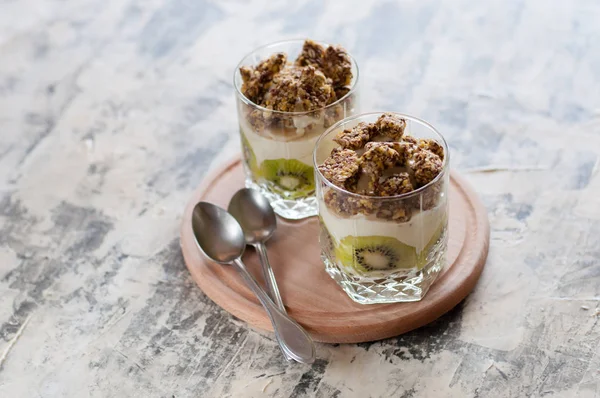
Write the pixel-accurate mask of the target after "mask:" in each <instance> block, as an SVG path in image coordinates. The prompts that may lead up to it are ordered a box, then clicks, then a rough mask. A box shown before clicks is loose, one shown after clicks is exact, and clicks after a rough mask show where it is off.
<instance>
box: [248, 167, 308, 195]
mask: <svg viewBox="0 0 600 398" xmlns="http://www.w3.org/2000/svg"><path fill="white" fill-rule="evenodd" d="M260 172H261V175H262V177H263V178H265V179H266V180H268V181H270V182H271V183H272V185H273V188H274V189H275V190H276V191H277V193H279V194H281V195H282V196H284V197H286V198H289V199H295V198H300V197H304V196H308V195H310V194H312V193H313V192H314V190H315V174H314V170H313V168H312V167H310V166H307V165H305V164H304V163H302V162H301V161H299V160H296V159H273V160H265V161H263V162H262V164H261V165H260Z"/></svg>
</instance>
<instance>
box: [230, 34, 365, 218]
mask: <svg viewBox="0 0 600 398" xmlns="http://www.w3.org/2000/svg"><path fill="white" fill-rule="evenodd" d="M303 44H304V41H303V40H290V41H284V42H278V43H274V44H269V45H267V46H264V47H261V48H259V49H257V50H255V51H253V52H252V53H250V54H249V55H247V56H246V57H244V59H242V60H241V61H240V63H239V65H238V67H237V68H236V71H235V73H234V79H233V80H234V87H235V91H236V103H237V111H238V120H239V129H240V139H241V145H242V158H243V163H244V169H245V173H246V187H248V188H254V189H257V190H259V191H260V192H261V193H262V194H263V195H264V196H265V197H267V199H268V200H269V202H270V203H271V206H273V209H274V210H275V212H276V213H277V214H278V215H280V216H281V217H284V218H287V219H294V220H296V219H302V218H306V217H311V216H315V215H317V201H316V198H315V180H314V170H313V164H312V154H313V149H314V146H315V143H316V141H317V139H318V138H319V136H320V135H321V134H322V133H323V132H324V131H325V130H327V128H329V127H330V126H332V125H333V124H335V123H336V122H338V121H340V120H342V119H344V118H346V117H348V116H351V115H353V114H356V113H357V112H358V91H357V83H358V66H357V65H356V62H355V61H354V59H353V58H352V57H350V58H351V62H352V75H353V77H352V83H351V85H350V90H349V91H348V92H347V93H346V94H345V95H344V96H343V97H342V98H340V99H338V100H337V101H336V102H334V103H332V104H330V105H327V106H326V107H324V108H321V109H317V110H314V111H310V112H280V111H274V110H270V109H266V108H264V107H261V106H259V105H257V104H255V103H253V102H252V101H250V100H249V99H248V98H246V97H245V96H244V94H242V91H241V88H242V83H243V82H242V77H241V74H240V67H241V66H250V65H252V66H254V65H257V64H258V63H259V62H260V61H262V60H265V59H267V58H268V57H269V56H271V55H273V54H275V53H278V52H283V53H286V54H287V56H288V60H291V61H293V60H294V59H295V58H296V57H297V56H298V54H300V52H301V50H302V46H303ZM320 44H322V45H324V46H327V44H324V43H320Z"/></svg>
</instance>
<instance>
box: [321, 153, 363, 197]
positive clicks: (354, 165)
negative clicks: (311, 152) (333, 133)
mask: <svg viewBox="0 0 600 398" xmlns="http://www.w3.org/2000/svg"><path fill="white" fill-rule="evenodd" d="M359 168H360V166H359V158H358V156H357V155H356V152H354V151H352V150H349V149H340V148H335V149H334V150H333V151H332V152H331V156H330V157H329V158H327V159H326V160H325V162H324V163H323V164H322V165H320V166H319V171H321V173H322V174H323V175H324V176H325V178H327V179H328V180H329V181H331V182H332V183H334V184H335V185H337V186H338V187H341V188H345V189H348V188H350V187H351V185H350V184H346V183H347V182H348V181H349V180H351V179H353V178H355V176H356V175H357V173H358V170H359Z"/></svg>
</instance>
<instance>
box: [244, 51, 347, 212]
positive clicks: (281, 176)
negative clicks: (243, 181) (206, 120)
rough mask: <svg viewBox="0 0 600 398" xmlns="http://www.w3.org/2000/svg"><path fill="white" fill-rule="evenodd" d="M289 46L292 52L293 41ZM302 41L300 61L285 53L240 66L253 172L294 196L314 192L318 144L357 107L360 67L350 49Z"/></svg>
mask: <svg viewBox="0 0 600 398" xmlns="http://www.w3.org/2000/svg"><path fill="white" fill-rule="evenodd" d="M288 44H289V45H290V46H291V47H290V52H292V51H293V43H288ZM296 45H297V46H298V50H299V51H297V50H296V51H295V52H296V53H297V54H298V55H297V57H296V58H295V59H290V58H289V56H288V53H286V52H283V51H281V52H275V53H273V54H270V55H269V56H267V57H266V58H265V59H262V60H261V61H260V62H258V63H257V64H255V65H243V66H241V67H240V68H239V75H240V77H241V88H240V92H241V94H242V95H243V98H240V101H238V111H239V120H240V134H241V139H242V148H243V154H244V161H245V165H246V170H247V174H248V175H249V177H250V179H251V180H252V182H253V183H256V184H258V185H259V186H260V187H261V188H264V189H266V190H267V191H269V192H271V193H275V194H276V195H278V196H279V197H280V198H283V199H289V200H296V199H299V198H304V197H308V196H312V195H314V190H315V180H314V169H313V166H312V163H313V162H312V152H313V148H314V145H315V142H316V140H317V138H318V137H319V135H320V134H321V133H323V132H324V131H325V130H326V129H327V128H328V127H329V126H331V125H332V124H334V123H335V122H337V121H338V120H340V119H342V118H344V117H346V116H348V115H350V114H351V113H352V112H353V109H354V101H353V93H352V86H353V84H354V75H353V69H355V66H354V64H353V62H352V59H351V58H350V56H349V55H348V53H347V52H346V50H344V49H343V48H342V47H340V46H323V45H321V44H319V43H316V42H314V41H312V40H306V41H305V42H304V43H303V44H302V42H300V43H298V44H296ZM263 193H264V192H263ZM267 197H269V195H267ZM313 200H314V199H313ZM276 210H277V208H276ZM314 211H315V212H316V208H315V209H314ZM313 214H314V213H313Z"/></svg>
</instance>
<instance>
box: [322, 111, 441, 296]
mask: <svg viewBox="0 0 600 398" xmlns="http://www.w3.org/2000/svg"><path fill="white" fill-rule="evenodd" d="M381 114H382V112H377V113H366V114H362V115H356V116H352V117H349V118H347V119H344V120H342V121H340V122H338V123H336V124H335V125H333V126H331V127H330V128H329V129H328V130H327V131H326V132H325V133H324V134H323V135H322V136H321V137H320V138H319V139H318V141H317V143H316V146H315V150H314V156H313V161H314V163H313V166H314V168H315V170H316V171H315V179H316V181H317V184H316V186H317V201H318V206H319V223H320V237H319V241H320V245H321V258H322V260H323V262H324V263H325V269H326V271H327V273H328V274H329V275H330V276H331V277H332V278H333V279H334V280H335V281H336V282H337V283H338V285H340V286H341V288H342V289H343V290H344V291H345V292H346V293H347V294H348V296H350V298H351V299H352V300H354V301H356V302H358V303H361V304H374V303H395V302H408V301H419V300H421V299H422V298H423V297H424V296H425V294H426V293H427V290H428V289H429V287H430V286H431V285H432V283H433V282H434V281H435V279H436V277H437V276H438V274H439V273H440V271H441V270H442V268H443V266H444V264H445V262H446V249H447V236H448V195H447V190H448V181H449V154H448V146H447V145H446V142H445V140H444V138H443V137H442V136H441V135H440V134H439V133H438V132H437V131H436V130H435V128H433V127H432V126H431V125H430V124H428V123H426V122H424V121H422V120H419V119H417V118H414V117H411V116H407V115H402V114H397V113H396V114H395V115H396V116H398V117H401V118H403V119H405V120H406V129H405V135H406V134H408V135H412V136H413V137H414V138H416V139H421V138H428V139H433V140H435V141H436V142H438V143H439V144H440V145H441V146H442V147H443V149H444V160H443V169H442V171H441V172H440V174H438V176H437V177H436V178H435V179H434V180H432V181H431V182H430V183H428V184H427V185H425V186H423V187H421V188H419V189H416V190H414V191H412V192H409V193H406V194H402V195H397V196H388V197H379V196H365V195H359V194H356V193H352V192H349V191H346V190H344V189H342V188H340V187H338V186H336V185H334V184H332V183H331V182H330V181H328V180H327V179H325V177H323V175H322V174H321V172H320V171H319V170H318V168H317V166H318V165H321V164H322V163H323V161H324V160H325V159H326V158H327V157H328V156H329V155H330V153H331V150H332V149H333V148H335V147H338V144H337V143H335V142H334V141H333V138H335V136H336V134H337V133H338V132H340V131H342V130H344V129H348V128H352V127H354V126H355V125H357V124H358V123H360V122H366V123H373V122H375V121H376V120H377V118H378V117H379V116H380V115H381Z"/></svg>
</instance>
